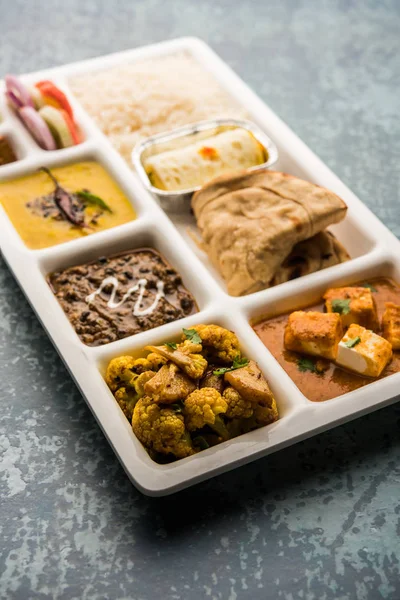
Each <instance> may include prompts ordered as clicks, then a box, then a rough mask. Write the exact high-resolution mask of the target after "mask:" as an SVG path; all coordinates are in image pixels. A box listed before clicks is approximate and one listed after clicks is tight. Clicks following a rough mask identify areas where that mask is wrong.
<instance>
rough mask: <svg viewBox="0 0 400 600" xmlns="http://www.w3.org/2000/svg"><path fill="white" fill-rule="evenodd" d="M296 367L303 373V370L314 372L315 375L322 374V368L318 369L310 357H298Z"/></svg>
mask: <svg viewBox="0 0 400 600" xmlns="http://www.w3.org/2000/svg"><path fill="white" fill-rule="evenodd" d="M297 368H298V369H299V371H301V372H302V373H304V372H305V371H310V372H311V373H316V374H317V375H322V373H323V372H324V371H323V369H319V368H318V367H317V365H316V364H315V362H314V361H313V360H311V358H306V357H305V356H303V357H302V358H299V359H298V361H297Z"/></svg>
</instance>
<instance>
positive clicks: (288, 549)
mask: <svg viewBox="0 0 400 600" xmlns="http://www.w3.org/2000/svg"><path fill="white" fill-rule="evenodd" d="M0 14H1V25H2V27H1V29H2V32H1V53H0V75H3V74H4V73H6V72H8V71H13V72H23V71H29V70H34V69H37V68H40V67H48V66H52V65H57V64H62V63H65V62H69V61H73V60H79V59H83V58H87V57H92V56H95V55H97V54H105V53H107V52H111V51H116V50H120V49H125V48H129V47H132V46H136V45H141V44H145V43H149V42H153V41H159V40H162V39H165V38H173V37H176V36H181V35H198V36H200V37H202V38H204V39H205V40H206V41H208V42H209V43H210V44H211V45H212V46H213V48H215V49H216V50H217V51H218V52H219V53H220V54H221V55H222V57H223V58H224V59H225V60H227V61H228V63H229V64H231V65H232V66H233V67H234V68H235V69H236V70H237V71H238V72H239V74H240V75H241V76H242V77H243V78H244V79H245V80H246V81H247V82H248V83H250V85H252V86H253V87H254V88H255V90H256V91H257V92H258V93H259V94H260V95H261V96H262V97H263V98H264V99H265V100H266V101H267V102H268V103H269V104H270V105H271V106H272V108H273V109H275V110H276V111H277V112H278V114H279V115H280V116H282V117H283V118H284V120H286V121H287V122H288V123H289V124H290V125H291V126H292V127H293V128H294V129H295V131H296V132H297V133H298V134H299V135H300V136H301V137H302V138H303V139H304V140H305V141H306V142H307V143H308V144H309V145H310V146H311V148H313V149H314V150H315V151H316V152H317V153H318V154H319V155H320V156H321V157H322V158H323V159H324V160H325V161H326V162H327V163H328V164H329V165H330V166H331V167H332V168H333V169H334V170H335V171H336V172H337V173H338V175H339V176H340V177H342V178H343V179H344V181H345V182H346V183H347V184H348V185H349V186H350V188H352V189H353V190H354V191H355V192H356V193H358V194H359V195H360V196H361V198H362V199H363V200H364V201H365V202H366V203H367V204H368V205H369V206H370V207H371V208H372V209H373V210H374V212H375V213H376V214H377V215H378V216H379V217H380V218H381V219H382V220H383V221H384V222H385V223H386V224H387V225H388V226H389V227H390V228H391V229H392V231H393V232H394V233H395V234H397V235H400V209H399V189H400V180H399V173H400V170H399V161H400V121H399V108H400V106H399V84H400V58H399V57H400V52H399V45H400V43H399V31H400V3H399V2H398V1H397V0H393V1H392V2H390V1H382V0H380V1H378V0H377V1H376V2H373V1H368V2H361V1H360V2H356V1H353V0H338V1H337V2H325V1H322V2H312V1H310V2H307V1H306V0H303V1H299V2H296V1H295V0H292V1H291V0H281V1H280V2H278V1H276V2H267V0H247V1H246V2H241V3H239V2H235V3H234V2H229V1H228V0H225V1H215V0H201V1H200V0H198V1H195V0H191V1H189V0H169V1H168V2H163V1H162V0H143V1H140V2H137V1H133V0H125V1H122V0H121V1H119V2H116V1H110V0H108V1H106V0H104V1H102V2H95V1H92V2H85V1H80V0H74V1H68V2H67V1H65V0H64V1H63V2H61V1H59V0H57V1H56V0H51V1H50V0H48V1H47V2H43V1H42V2H36V1H30V2H25V1H23V0H13V1H12V2H10V1H9V0H0ZM0 366H1V378H0V400H1V413H0V443H1V445H0V452H1V454H0V456H1V462H0V495H1V513H0V515H1V521H0V550H1V552H0V577H1V579H0V597H1V598H5V599H7V600H9V599H21V600H22V599H23V600H25V599H36V598H37V599H46V600H47V599H51V600H52V599H54V600H56V599H57V600H58V599H68V600H69V599H72V598H76V599H89V600H92V599H93V600H100V599H113V600H123V599H133V600H150V599H154V598H157V599H158V598H160V599H161V598H162V599H163V600H175V599H176V600H181V599H182V600H185V599H190V600H191V599H193V600H197V599H200V598H210V599H222V600H236V599H246V600H247V599H249V600H250V599H251V600H254V599H258V598H260V599H267V600H269V599H272V600H275V599H280V598H282V599H285V600H296V599H303V600H304V599H306V600H314V599H315V600H317V599H318V600H328V599H335V600H350V599H354V598H356V599H360V600H361V599H363V600H364V599H368V600H369V599H371V600H375V599H381V598H383V599H391V600H398V599H399V598H400V576H399V560H400V550H399V537H398V536H399V534H400V499H399V487H400V441H399V437H400V436H399V433H400V408H399V405H394V406H392V407H390V408H387V409H385V410H381V411H379V412H377V413H375V414H372V415H370V416H368V417H365V418H363V419H359V420H358V421H356V422H354V423H351V424H349V425H346V426H344V427H340V428H337V429H335V430H333V431H331V432H329V433H327V434H324V435H321V436H318V437H316V438H314V439H312V440H310V441H308V442H305V443H302V444H299V445H297V446H294V447H292V448H291V449H288V450H286V451H283V452H280V453H279V454H277V455H274V456H272V457H270V458H267V459H264V460H260V461H258V462H257V463H255V464H253V465H250V466H247V467H245V468H242V469H240V470H238V471H234V472H232V473H230V474H227V475H225V476H222V477H219V478H218V479H215V480H213V481H211V482H208V483H205V484H203V485H199V486H197V487H196V488H193V489H191V490H188V491H185V492H183V493H181V494H179V495H176V496H173V497H171V498H167V499H159V500H156V499H146V498H144V497H143V496H141V495H140V494H139V493H138V492H136V491H135V489H134V488H133V487H132V486H131V485H130V483H129V482H128V480H127V478H126V477H125V475H124V473H123V471H122V469H121V467H120V466H119V464H118V463H117V461H116V459H115V457H114V455H113V453H112V451H111V450H110V448H109V446H108V444H107V442H106V440H105V439H104V437H103V435H102V433H101V432H100V430H99V429H98V427H97V425H96V424H95V422H94V419H93V417H92V415H91V414H90V412H89V410H88V409H87V408H86V405H85V403H84V401H83V400H82V398H81V397H80V395H79V393H78V392H77V390H76V389H75V387H74V384H73V383H72V381H71V379H70V377H69V376H68V374H67V372H66V371H65V369H64V367H63V365H62V364H61V362H60V360H59V358H58V356H57V354H56V352H55V351H54V349H53V348H52V346H51V344H50V342H49V341H48V339H47V337H46V335H45V333H44V332H43V331H42V329H41V327H40V325H39V324H38V322H37V320H36V318H35V316H34V315H33V313H32V311H31V310H30V308H29V306H28V305H27V303H26V301H25V300H24V298H23V296H22V294H21V292H20V290H19V289H18V287H17V285H16V284H15V282H14V280H13V278H12V277H11V275H10V274H9V272H8V270H7V269H6V267H5V266H4V264H3V262H2V261H1V259H0Z"/></svg>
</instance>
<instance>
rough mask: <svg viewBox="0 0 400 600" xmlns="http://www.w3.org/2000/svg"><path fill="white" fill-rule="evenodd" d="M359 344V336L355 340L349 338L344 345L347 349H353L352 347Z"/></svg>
mask: <svg viewBox="0 0 400 600" xmlns="http://www.w3.org/2000/svg"><path fill="white" fill-rule="evenodd" d="M360 342H361V338H360V336H357V337H355V338H350V339H349V340H347V342H345V343H344V345H345V346H347V347H348V348H354V346H357V344H359V343H360Z"/></svg>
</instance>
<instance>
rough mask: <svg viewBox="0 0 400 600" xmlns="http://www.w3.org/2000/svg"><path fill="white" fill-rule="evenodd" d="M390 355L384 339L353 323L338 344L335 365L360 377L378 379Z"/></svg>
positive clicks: (390, 349)
mask: <svg viewBox="0 0 400 600" xmlns="http://www.w3.org/2000/svg"><path fill="white" fill-rule="evenodd" d="M392 354H393V352H392V345H391V344H390V343H389V342H388V341H387V340H385V338H383V337H381V336H380V335H377V334H376V333H374V332H373V331H371V330H369V329H365V328H364V327H361V326H360V325H356V324H355V323H353V325H350V327H349V328H348V330H347V332H346V334H345V336H344V337H343V339H342V340H341V341H340V343H339V349H338V355H337V359H336V363H337V364H338V365H341V366H342V367H345V368H346V369H349V371H354V372H355V373H359V374H360V375H367V376H368V377H379V375H380V374H381V373H382V371H383V369H384V368H385V367H386V365H387V364H388V362H389V360H390V359H391V358H392Z"/></svg>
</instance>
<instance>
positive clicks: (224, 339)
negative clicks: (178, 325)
mask: <svg viewBox="0 0 400 600" xmlns="http://www.w3.org/2000/svg"><path fill="white" fill-rule="evenodd" d="M192 329H194V330H195V331H197V333H198V334H199V336H200V337H201V340H202V342H203V350H204V351H205V353H206V356H207V358H211V359H212V360H213V361H215V362H216V363H218V362H223V363H226V364H228V363H232V362H233V361H234V359H235V358H236V357H237V356H240V346H239V340H238V338H237V336H236V334H235V333H233V331H229V330H228V329H225V328H224V327H220V326H219V325H195V326H194V327H192Z"/></svg>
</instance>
